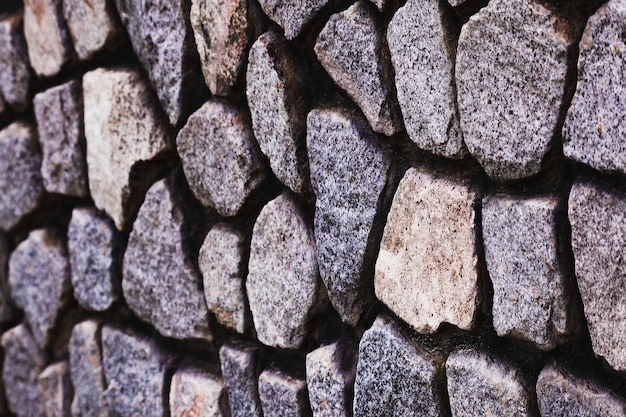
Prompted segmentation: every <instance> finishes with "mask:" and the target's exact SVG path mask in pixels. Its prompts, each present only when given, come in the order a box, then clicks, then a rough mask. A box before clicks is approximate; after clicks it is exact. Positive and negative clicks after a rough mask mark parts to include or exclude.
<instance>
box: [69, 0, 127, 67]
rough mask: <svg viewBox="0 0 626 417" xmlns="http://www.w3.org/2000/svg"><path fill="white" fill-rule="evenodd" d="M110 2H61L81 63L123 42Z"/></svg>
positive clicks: (75, 0) (73, 0) (95, 0)
mask: <svg viewBox="0 0 626 417" xmlns="http://www.w3.org/2000/svg"><path fill="white" fill-rule="evenodd" d="M114 10H115V9H114V6H113V0H90V1H84V0H63V15H64V16H65V21H66V22H67V26H68V27H69V30H70V35H71V36H72V40H73V41H74V49H75V50H76V53H77V54H78V58H80V59H81V60H87V59H91V58H92V57H94V55H96V54H97V53H99V52H102V51H107V50H111V49H113V48H114V47H116V46H117V45H118V44H119V43H120V41H121V39H122V29H121V27H120V26H119V22H118V21H117V18H116V16H115V11H114Z"/></svg>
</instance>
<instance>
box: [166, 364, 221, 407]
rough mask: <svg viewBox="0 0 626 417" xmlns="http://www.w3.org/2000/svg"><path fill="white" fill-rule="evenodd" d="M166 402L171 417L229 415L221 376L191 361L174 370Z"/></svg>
mask: <svg viewBox="0 0 626 417" xmlns="http://www.w3.org/2000/svg"><path fill="white" fill-rule="evenodd" d="M169 404H170V415H171V417H230V414H229V413H228V399H227V396H226V390H225V389H224V381H223V380H222V378H220V377H218V376H216V375H213V374H212V373H210V372H209V371H208V370H206V369H203V367H201V366H196V365H192V364H186V365H183V367H182V368H180V369H178V370H177V371H176V373H174V376H173V377H172V382H171V386H170V402H169Z"/></svg>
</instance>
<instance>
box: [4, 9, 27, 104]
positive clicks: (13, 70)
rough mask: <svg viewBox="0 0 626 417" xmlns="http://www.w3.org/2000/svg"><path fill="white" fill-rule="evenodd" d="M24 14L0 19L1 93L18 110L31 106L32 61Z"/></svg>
mask: <svg viewBox="0 0 626 417" xmlns="http://www.w3.org/2000/svg"><path fill="white" fill-rule="evenodd" d="M22 27H23V26H22V13H21V12H20V13H17V14H15V15H12V16H8V17H5V18H0V93H2V97H3V98H4V100H5V101H6V102H7V103H8V104H9V105H10V106H12V107H14V108H16V109H18V110H24V109H25V108H26V107H27V106H28V105H29V94H28V92H29V88H30V79H31V74H30V61H29V60H28V49H27V47H26V40H25V39H24V34H23V32H22Z"/></svg>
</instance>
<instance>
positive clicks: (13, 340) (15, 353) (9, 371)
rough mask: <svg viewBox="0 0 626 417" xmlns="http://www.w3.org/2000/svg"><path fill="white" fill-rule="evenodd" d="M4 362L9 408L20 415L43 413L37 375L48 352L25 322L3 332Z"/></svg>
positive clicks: (41, 416) (39, 416)
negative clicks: (44, 350)
mask: <svg viewBox="0 0 626 417" xmlns="http://www.w3.org/2000/svg"><path fill="white" fill-rule="evenodd" d="M0 343H1V344H2V349H3V351H4V364H3V365H2V381H3V382H4V389H5V390H6V397H7V402H8V404H9V409H10V410H11V411H12V412H13V413H14V414H15V415H16V416H17V417H44V416H45V415H46V414H45V409H44V393H43V390H42V389H41V386H40V385H39V384H38V383H37V377H38V376H39V374H40V373H41V371H43V369H44V367H45V366H46V360H47V358H46V356H45V354H44V353H43V352H41V351H40V350H39V347H38V346H37V342H35V340H34V339H33V336H32V335H31V333H30V331H29V330H28V328H27V327H26V325H24V324H20V325H19V326H17V327H14V328H12V329H11V330H9V331H8V332H6V333H4V334H3V335H2V340H1V342H0Z"/></svg>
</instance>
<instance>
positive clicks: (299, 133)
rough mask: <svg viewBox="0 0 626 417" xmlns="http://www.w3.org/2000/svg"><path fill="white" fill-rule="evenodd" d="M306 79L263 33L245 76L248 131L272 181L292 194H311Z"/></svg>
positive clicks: (276, 39)
mask: <svg viewBox="0 0 626 417" xmlns="http://www.w3.org/2000/svg"><path fill="white" fill-rule="evenodd" d="M304 77H305V75H304V74H303V73H302V71H301V69H300V68H299V61H298V58H297V57H296V56H295V55H294V54H293V53H292V52H291V50H290V49H289V45H288V43H287V41H286V40H285V39H284V38H283V37H282V36H281V35H278V34H277V33H275V32H266V33H264V34H263V35H261V36H260V37H259V39H257V41H256V42H255V43H254V44H253V45H252V49H250V56H249V58H248V72H247V75H246V83H247V88H246V95H247V97H248V105H249V106H250V113H251V114H252V128H253V129H254V134H255V136H256V138H257V140H258V141H259V146H260V147H261V150H262V151H263V153H264V154H265V155H266V156H267V158H268V159H269V161H270V166H271V167H272V171H274V174H276V177H277V178H278V179H279V180H280V181H281V182H282V183H283V184H285V185H286V186H287V187H289V188H291V190H293V191H294V192H296V193H301V192H303V191H309V189H310V185H309V164H308V161H307V155H306V112H307V110H308V108H307V104H306V102H305V96H306V91H307V89H306V84H305V82H306V81H305V79H304Z"/></svg>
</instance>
